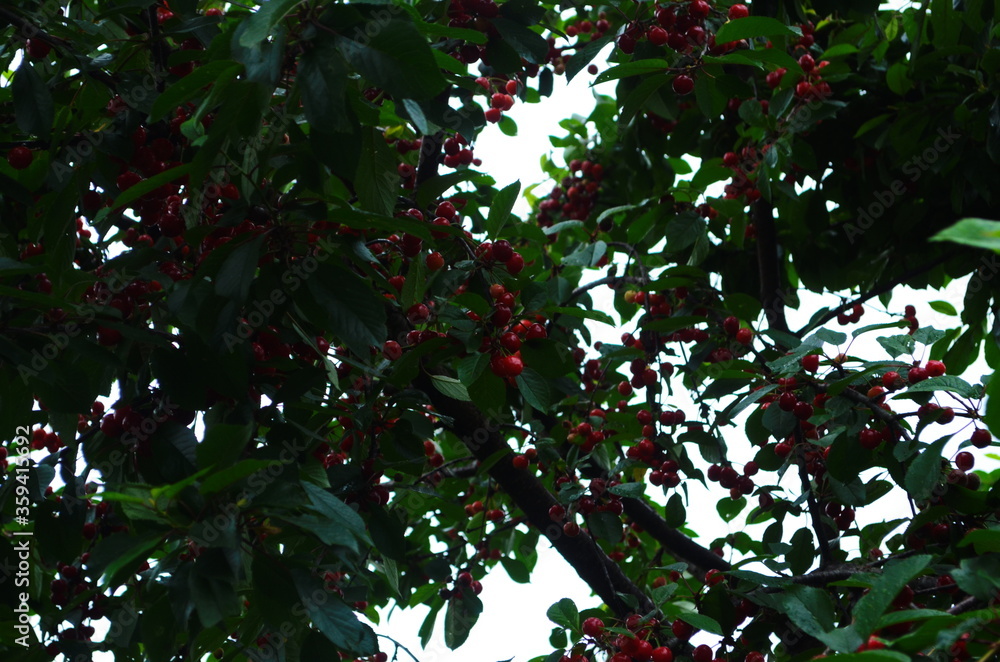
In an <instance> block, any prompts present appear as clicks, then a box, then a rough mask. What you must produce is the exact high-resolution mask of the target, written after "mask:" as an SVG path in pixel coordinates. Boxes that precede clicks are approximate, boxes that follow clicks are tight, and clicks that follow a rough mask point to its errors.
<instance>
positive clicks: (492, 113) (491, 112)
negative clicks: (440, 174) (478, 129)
mask: <svg viewBox="0 0 1000 662" xmlns="http://www.w3.org/2000/svg"><path fill="white" fill-rule="evenodd" d="M483 115H485V116H486V121H487V122H489V123H490V124H496V123H497V122H499V121H500V119H501V118H502V117H503V113H502V112H500V109H499V108H487V109H486V112H484V113H483ZM445 158H448V157H445ZM445 165H449V164H447V163H446V164H445Z"/></svg>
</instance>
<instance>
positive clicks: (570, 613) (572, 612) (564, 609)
mask: <svg viewBox="0 0 1000 662" xmlns="http://www.w3.org/2000/svg"><path fill="white" fill-rule="evenodd" d="M545 615H546V616H548V617H549V620H550V621H552V622H553V623H555V624H556V625H561V626H563V627H564V628H569V629H570V630H579V629H580V611H579V610H578V609H577V608H576V603H574V602H573V601H572V600H570V599H569V598H563V599H562V600H560V601H559V602H557V603H555V604H554V605H552V606H551V607H549V609H548V611H546V612H545Z"/></svg>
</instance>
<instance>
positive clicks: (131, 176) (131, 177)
mask: <svg viewBox="0 0 1000 662" xmlns="http://www.w3.org/2000/svg"><path fill="white" fill-rule="evenodd" d="M141 181H142V176H141V175H139V173H137V172H132V171H131V170H130V171H128V172H123V173H122V174H120V175H118V179H117V180H115V183H116V184H118V190H120V191H124V190H126V189H129V188H131V187H133V186H135V185H136V184H138V183H139V182H141Z"/></svg>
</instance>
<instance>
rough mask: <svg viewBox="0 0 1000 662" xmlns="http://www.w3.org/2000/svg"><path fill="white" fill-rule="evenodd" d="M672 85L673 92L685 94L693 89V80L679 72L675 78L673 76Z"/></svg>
mask: <svg viewBox="0 0 1000 662" xmlns="http://www.w3.org/2000/svg"><path fill="white" fill-rule="evenodd" d="M672 86H673V88H674V93H675V94H678V95H680V96H684V95H685V94H690V93H691V91H692V90H693V89H694V81H693V80H692V79H691V77H690V76H686V75H684V74H680V75H678V76H677V77H676V78H674V82H673V84H672Z"/></svg>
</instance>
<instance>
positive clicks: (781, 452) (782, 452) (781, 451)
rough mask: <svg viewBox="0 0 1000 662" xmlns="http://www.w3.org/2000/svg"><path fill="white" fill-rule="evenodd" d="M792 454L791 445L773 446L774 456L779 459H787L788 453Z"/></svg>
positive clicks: (783, 443) (782, 443)
mask: <svg viewBox="0 0 1000 662" xmlns="http://www.w3.org/2000/svg"><path fill="white" fill-rule="evenodd" d="M791 452H792V445H791V444H786V443H785V442H781V443H780V444H775V445H774V454H775V455H777V456H778V457H780V458H785V457H788V455H789V453H791Z"/></svg>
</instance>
